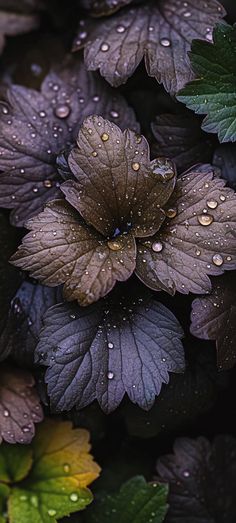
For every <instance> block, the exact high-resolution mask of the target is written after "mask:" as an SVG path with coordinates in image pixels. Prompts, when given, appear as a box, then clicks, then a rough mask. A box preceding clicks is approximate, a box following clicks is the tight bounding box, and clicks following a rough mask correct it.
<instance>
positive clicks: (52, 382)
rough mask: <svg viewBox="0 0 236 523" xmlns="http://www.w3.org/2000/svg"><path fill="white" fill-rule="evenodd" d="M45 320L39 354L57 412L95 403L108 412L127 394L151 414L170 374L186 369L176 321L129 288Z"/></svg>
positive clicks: (63, 308) (63, 307) (60, 309)
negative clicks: (86, 306)
mask: <svg viewBox="0 0 236 523" xmlns="http://www.w3.org/2000/svg"><path fill="white" fill-rule="evenodd" d="M44 321H45V327H44V329H43V331H42V333H41V337H40V342H39V345H38V347H37V354H38V360H39V361H41V362H42V363H43V365H47V366H48V369H47V371H46V382H47V384H48V394H49V396H50V399H51V406H52V408H53V409H54V410H56V411H62V410H70V409H71V408H72V407H73V406H75V405H76V406H77V407H78V408H83V407H85V406H86V405H88V404H90V403H91V402H92V401H93V400H95V399H97V400H98V402H99V404H100V406H101V407H102V409H103V410H104V411H105V412H107V413H108V412H110V411H112V410H114V409H115V408H116V407H117V406H118V405H119V403H120V402H121V400H122V398H123V396H124V394H125V393H127V394H128V396H129V398H130V399H131V401H133V403H137V404H138V405H139V406H140V407H142V408H144V409H149V408H150V407H151V406H152V404H153V402H154V399H155V396H156V395H158V394H159V393H160V390H161V386H162V383H168V381H169V375H168V373H169V372H182V371H183V369H184V352H183V347H182V343H181V341H180V339H181V337H182V336H183V332H182V329H181V327H180V325H179V323H178V321H177V319H176V318H175V317H174V315H173V314H172V313H171V312H170V311H169V310H168V309H167V308H166V307H164V306H163V305H162V304H160V303H157V302H155V301H154V300H153V299H152V298H151V297H150V296H149V295H146V294H145V295H144V296H142V295H138V294H137V293H134V292H131V293H130V292H129V288H127V290H126V293H125V294H124V293H121V292H120V293H118V295H117V293H116V292H115V293H113V296H112V298H108V299H105V300H101V301H100V302H98V303H97V304H94V305H92V306H90V307H88V308H86V309H83V308H80V307H79V306H78V305H69V304H59V305H57V306H54V307H51V309H49V310H48V312H47V313H46V315H45V319H44Z"/></svg>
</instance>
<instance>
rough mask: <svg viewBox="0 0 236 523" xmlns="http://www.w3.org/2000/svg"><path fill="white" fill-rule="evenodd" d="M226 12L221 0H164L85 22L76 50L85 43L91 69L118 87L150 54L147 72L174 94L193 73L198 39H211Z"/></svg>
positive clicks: (77, 38) (87, 59)
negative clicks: (190, 53)
mask: <svg viewBox="0 0 236 523" xmlns="http://www.w3.org/2000/svg"><path fill="white" fill-rule="evenodd" d="M224 15H225V11H224V9H223V7H221V6H220V4H219V3H218V2H217V1H216V0H208V2H205V0H199V1H198V2H197V3H196V0H189V1H188V2H187V3H184V2H181V1H180V0H159V2H158V3H157V2H155V1H153V2H147V3H145V4H144V5H143V6H140V7H132V6H131V8H129V9H126V10H124V11H120V12H119V13H118V14H115V15H114V16H112V17H110V18H109V19H105V20H104V21H103V22H100V21H99V22H97V23H96V22H94V24H91V23H90V22H89V23H88V26H86V23H85V25H82V26H81V25H80V28H79V32H78V35H77V37H76V39H75V42H74V50H77V49H80V48H81V47H85V55H84V56H85V63H86V66H87V68H88V69H89V70H96V69H99V70H100V72H101V75H102V76H104V77H105V78H106V80H107V81H108V82H109V83H110V84H112V85H114V86H118V85H120V84H122V83H124V82H126V80H127V79H128V78H129V77H130V76H131V75H132V74H133V72H134V71H135V69H136V68H137V66H138V64H139V63H140V62H141V60H142V59H143V58H144V59H145V65H146V69H147V72H148V74H149V75H150V76H154V77H155V78H156V79H157V81H158V82H160V83H163V84H164V87H165V89H166V90H167V91H168V92H170V93H172V94H174V93H176V92H177V91H178V90H179V89H180V88H181V87H183V86H184V85H185V83H186V82H188V81H189V80H190V79H192V78H193V73H192V71H191V67H190V61H189V57H188V51H189V50H190V46H191V42H192V40H193V39H194V38H202V39H207V40H211V34H212V28H213V26H214V25H215V23H216V22H217V21H219V20H220V19H221V18H222V17H223V16H224Z"/></svg>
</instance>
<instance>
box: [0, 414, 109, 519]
mask: <svg viewBox="0 0 236 523" xmlns="http://www.w3.org/2000/svg"><path fill="white" fill-rule="evenodd" d="M89 451H90V445H89V434H88V432H87V431H86V430H80V429H73V428H72V424H71V422H60V421H54V420H47V421H46V422H44V423H43V424H42V425H40V427H39V428H38V431H37V434H36V437H35V439H34V441H33V443H32V444H31V445H30V446H28V447H22V446H21V445H15V446H14V447H13V446H10V445H7V444H3V445H2V446H1V452H0V508H2V512H3V509H4V507H5V504H6V503H5V498H6V497H8V517H9V521H10V523H32V522H34V523H56V521H57V520H58V518H59V519H60V518H62V517H64V516H68V515H69V514H71V513H73V512H77V511H79V510H82V509H84V508H85V507H86V506H87V505H88V504H89V503H91V501H92V499H93V496H92V493H91V491H90V490H89V489H88V488H87V486H88V485H89V484H90V483H91V482H92V481H93V480H94V479H96V478H97V476H98V475H99V470H100V469H99V467H98V465H97V464H96V463H95V462H94V461H93V458H92V456H91V454H90V453H89ZM6 483H9V484H10V485H9V487H11V491H10V489H8V486H7V484H6ZM6 489H8V490H6ZM0 523H1V520H0Z"/></svg>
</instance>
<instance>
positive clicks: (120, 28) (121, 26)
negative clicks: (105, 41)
mask: <svg viewBox="0 0 236 523" xmlns="http://www.w3.org/2000/svg"><path fill="white" fill-rule="evenodd" d="M116 30H117V33H124V32H125V27H124V26H123V25H118V26H117V28H116Z"/></svg>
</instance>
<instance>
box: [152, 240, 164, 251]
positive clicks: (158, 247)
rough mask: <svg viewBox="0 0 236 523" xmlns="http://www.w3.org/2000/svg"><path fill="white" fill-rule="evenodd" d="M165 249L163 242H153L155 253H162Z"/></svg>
mask: <svg viewBox="0 0 236 523" xmlns="http://www.w3.org/2000/svg"><path fill="white" fill-rule="evenodd" d="M162 249H163V245H162V243H161V242H153V244H152V250H153V251H154V252H161V251H162Z"/></svg>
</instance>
